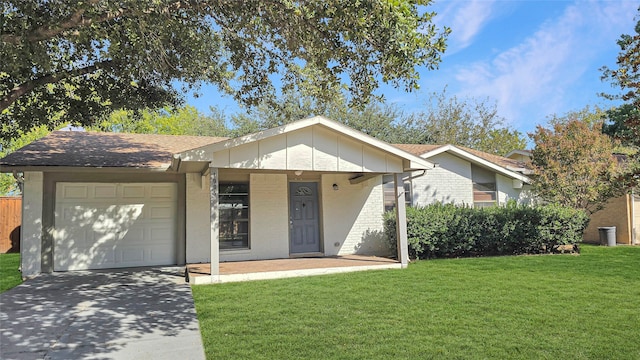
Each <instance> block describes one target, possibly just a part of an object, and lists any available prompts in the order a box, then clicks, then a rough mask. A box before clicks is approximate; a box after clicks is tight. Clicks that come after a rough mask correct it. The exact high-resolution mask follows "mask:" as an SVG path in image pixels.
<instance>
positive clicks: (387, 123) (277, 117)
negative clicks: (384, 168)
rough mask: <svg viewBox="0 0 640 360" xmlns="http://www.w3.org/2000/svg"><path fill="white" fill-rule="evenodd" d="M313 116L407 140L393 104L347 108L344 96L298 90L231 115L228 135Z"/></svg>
mask: <svg viewBox="0 0 640 360" xmlns="http://www.w3.org/2000/svg"><path fill="white" fill-rule="evenodd" d="M314 115H323V116H326V117H327V118H329V119H332V120H335V121H337V122H340V123H342V124H345V125H347V126H349V127H351V128H353V129H356V130H358V131H361V132H363V133H365V134H367V135H371V136H373V137H375V138H377V139H380V140H383V141H386V142H389V143H403V142H411V141H410V140H411V134H410V129H408V128H407V127H406V126H405V125H406V124H405V123H404V119H403V114H402V112H401V111H399V110H398V109H397V108H396V107H394V106H393V105H388V104H385V103H383V102H381V101H378V100H375V101H372V102H370V103H368V104H367V105H366V106H365V107H364V108H362V109H358V108H353V107H349V106H348V104H347V101H346V99H345V98H344V97H336V98H334V100H333V101H331V102H326V103H319V102H317V101H314V99H312V98H310V97H305V96H303V95H301V94H299V93H288V94H286V95H285V96H283V97H281V98H280V100H279V101H278V102H277V103H276V104H275V106H274V104H266V103H262V104H260V105H258V106H257V107H255V108H254V109H252V110H250V111H248V112H245V113H240V114H236V115H233V116H232V117H231V121H230V124H231V128H230V133H229V134H230V136H232V137H233V136H242V135H245V134H248V133H252V132H256V131H259V130H265V129H269V128H273V127H276V126H280V125H284V124H287V123H290V122H293V121H296V120H300V119H304V118H307V117H310V116H314Z"/></svg>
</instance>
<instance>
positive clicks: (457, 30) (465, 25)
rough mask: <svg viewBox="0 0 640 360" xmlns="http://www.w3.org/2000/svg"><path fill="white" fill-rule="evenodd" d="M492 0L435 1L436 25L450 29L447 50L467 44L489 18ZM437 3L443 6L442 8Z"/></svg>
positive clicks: (451, 51)
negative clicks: (439, 2) (440, 2)
mask: <svg viewBox="0 0 640 360" xmlns="http://www.w3.org/2000/svg"><path fill="white" fill-rule="evenodd" d="M493 4H494V1H493V0H471V1H468V0H467V1H447V2H444V3H442V4H438V3H436V12H437V13H438V15H437V16H436V18H435V22H436V24H437V25H438V26H448V27H450V28H451V29H452V31H451V35H450V36H449V40H448V41H447V44H448V47H449V50H448V51H447V53H454V52H457V51H459V50H461V49H464V48H466V47H467V46H469V45H470V44H471V43H472V41H473V39H474V38H475V37H476V35H477V34H478V33H479V32H480V31H481V30H482V28H483V26H484V25H485V24H486V23H487V22H488V21H489V20H490V19H491V16H492V12H493V11H492V10H493ZM438 5H441V6H443V7H442V8H440V7H438Z"/></svg>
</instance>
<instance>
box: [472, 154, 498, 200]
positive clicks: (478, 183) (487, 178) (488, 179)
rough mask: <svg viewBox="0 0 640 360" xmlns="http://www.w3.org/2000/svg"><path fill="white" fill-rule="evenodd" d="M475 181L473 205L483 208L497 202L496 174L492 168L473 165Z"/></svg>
mask: <svg viewBox="0 0 640 360" xmlns="http://www.w3.org/2000/svg"><path fill="white" fill-rule="evenodd" d="M471 178H472V181H473V207H476V208H483V207H490V206H495V205H496V204H497V193H498V192H497V191H496V174H495V173H494V172H492V171H490V170H487V169H484V168H481V167H478V166H475V165H471Z"/></svg>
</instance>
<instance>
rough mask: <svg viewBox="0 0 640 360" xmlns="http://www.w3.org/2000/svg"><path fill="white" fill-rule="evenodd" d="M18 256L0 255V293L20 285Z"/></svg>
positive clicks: (20, 276)
mask: <svg viewBox="0 0 640 360" xmlns="http://www.w3.org/2000/svg"><path fill="white" fill-rule="evenodd" d="M19 267H20V254H18V253H16V254H0V293H2V292H5V291H7V290H9V289H11V288H12V287H14V286H16V285H19V284H20V283H22V275H21V274H20V271H18V268H19Z"/></svg>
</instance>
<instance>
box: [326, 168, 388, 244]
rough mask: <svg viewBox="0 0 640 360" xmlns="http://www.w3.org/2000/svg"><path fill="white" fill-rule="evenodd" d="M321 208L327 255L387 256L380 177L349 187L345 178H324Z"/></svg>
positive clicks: (340, 175) (341, 176)
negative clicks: (334, 185) (335, 188)
mask: <svg viewBox="0 0 640 360" xmlns="http://www.w3.org/2000/svg"><path fill="white" fill-rule="evenodd" d="M333 184H336V185H338V190H334V189H333ZM322 208H323V235H324V243H325V249H324V250H325V254H326V255H347V254H368V255H387V252H388V251H387V249H386V246H385V245H384V242H383V236H382V230H383V219H382V214H383V213H384V202H383V191H382V176H377V177H375V178H373V179H370V180H367V181H365V182H362V183H360V184H355V185H352V184H350V183H349V179H348V176H347V175H343V174H327V175H323V176H322Z"/></svg>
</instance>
